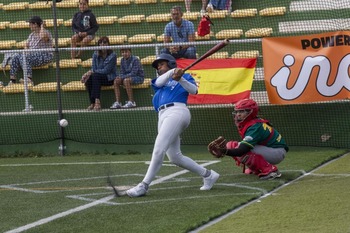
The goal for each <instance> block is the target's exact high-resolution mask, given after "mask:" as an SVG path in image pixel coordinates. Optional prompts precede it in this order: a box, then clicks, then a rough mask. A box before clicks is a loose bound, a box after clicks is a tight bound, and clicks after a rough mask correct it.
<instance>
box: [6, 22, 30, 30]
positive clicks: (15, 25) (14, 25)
mask: <svg viewBox="0 0 350 233" xmlns="http://www.w3.org/2000/svg"><path fill="white" fill-rule="evenodd" d="M8 27H9V28H11V29H23V28H29V23H28V22H26V21H24V20H20V21H17V22H14V23H10V24H9V25H8Z"/></svg>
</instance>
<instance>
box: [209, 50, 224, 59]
mask: <svg viewBox="0 0 350 233" xmlns="http://www.w3.org/2000/svg"><path fill="white" fill-rule="evenodd" d="M222 58H228V52H216V53H214V54H212V55H210V56H209V57H208V59H222Z"/></svg>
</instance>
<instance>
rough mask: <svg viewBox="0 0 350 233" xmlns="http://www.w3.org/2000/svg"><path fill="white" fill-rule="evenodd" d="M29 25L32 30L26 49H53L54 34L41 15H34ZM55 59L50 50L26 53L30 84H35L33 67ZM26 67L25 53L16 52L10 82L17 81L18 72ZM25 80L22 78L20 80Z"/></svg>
mask: <svg viewBox="0 0 350 233" xmlns="http://www.w3.org/2000/svg"><path fill="white" fill-rule="evenodd" d="M28 22H29V27H30V30H31V31H32V32H31V33H30V34H29V37H28V39H27V43H26V45H25V49H49V48H50V49H52V35H51V33H50V32H49V31H48V30H46V29H45V25H44V22H43V20H42V19H41V18H40V17H39V16H33V17H31V18H30V19H29V20H28ZM52 60H53V53H52V52H49V51H31V52H29V53H26V56H25V61H26V62H25V67H26V72H25V74H26V77H24V78H27V81H28V83H29V84H33V81H32V77H33V73H32V67H38V66H43V65H46V64H48V63H50V62H52ZM23 67H24V57H23V53H15V54H14V55H13V57H12V60H11V69H10V82H9V85H10V84H13V83H16V74H17V72H18V70H19V69H23ZM23 81H24V80H23V79H21V80H20V82H23Z"/></svg>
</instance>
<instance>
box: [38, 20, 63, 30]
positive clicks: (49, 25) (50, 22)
mask: <svg viewBox="0 0 350 233" xmlns="http://www.w3.org/2000/svg"><path fill="white" fill-rule="evenodd" d="M43 21H44V22H45V27H47V28H50V27H53V26H54V19H44V20H43ZM56 23H57V26H59V25H62V24H63V19H56Z"/></svg>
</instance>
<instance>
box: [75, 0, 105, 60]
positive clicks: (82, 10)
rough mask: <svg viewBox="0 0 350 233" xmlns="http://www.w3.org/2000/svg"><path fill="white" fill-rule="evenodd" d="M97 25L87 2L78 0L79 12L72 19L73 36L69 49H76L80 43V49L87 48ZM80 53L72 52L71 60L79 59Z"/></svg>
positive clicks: (93, 36)
mask: <svg viewBox="0 0 350 233" xmlns="http://www.w3.org/2000/svg"><path fill="white" fill-rule="evenodd" d="M98 28H99V25H98V24H97V21H96V17H95V15H94V14H93V13H92V12H91V10H90V9H89V0H79V11H78V12H77V13H75V14H74V16H73V19H72V30H73V34H74V35H73V36H72V39H71V47H72V48H76V47H77V43H79V42H80V46H81V47H85V46H87V45H88V44H89V43H90V42H91V41H92V40H93V39H94V38H95V33H96V32H97V30H98ZM81 54H82V51H81V50H80V51H75V50H72V52H71V58H72V59H75V58H79V57H80V56H81Z"/></svg>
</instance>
